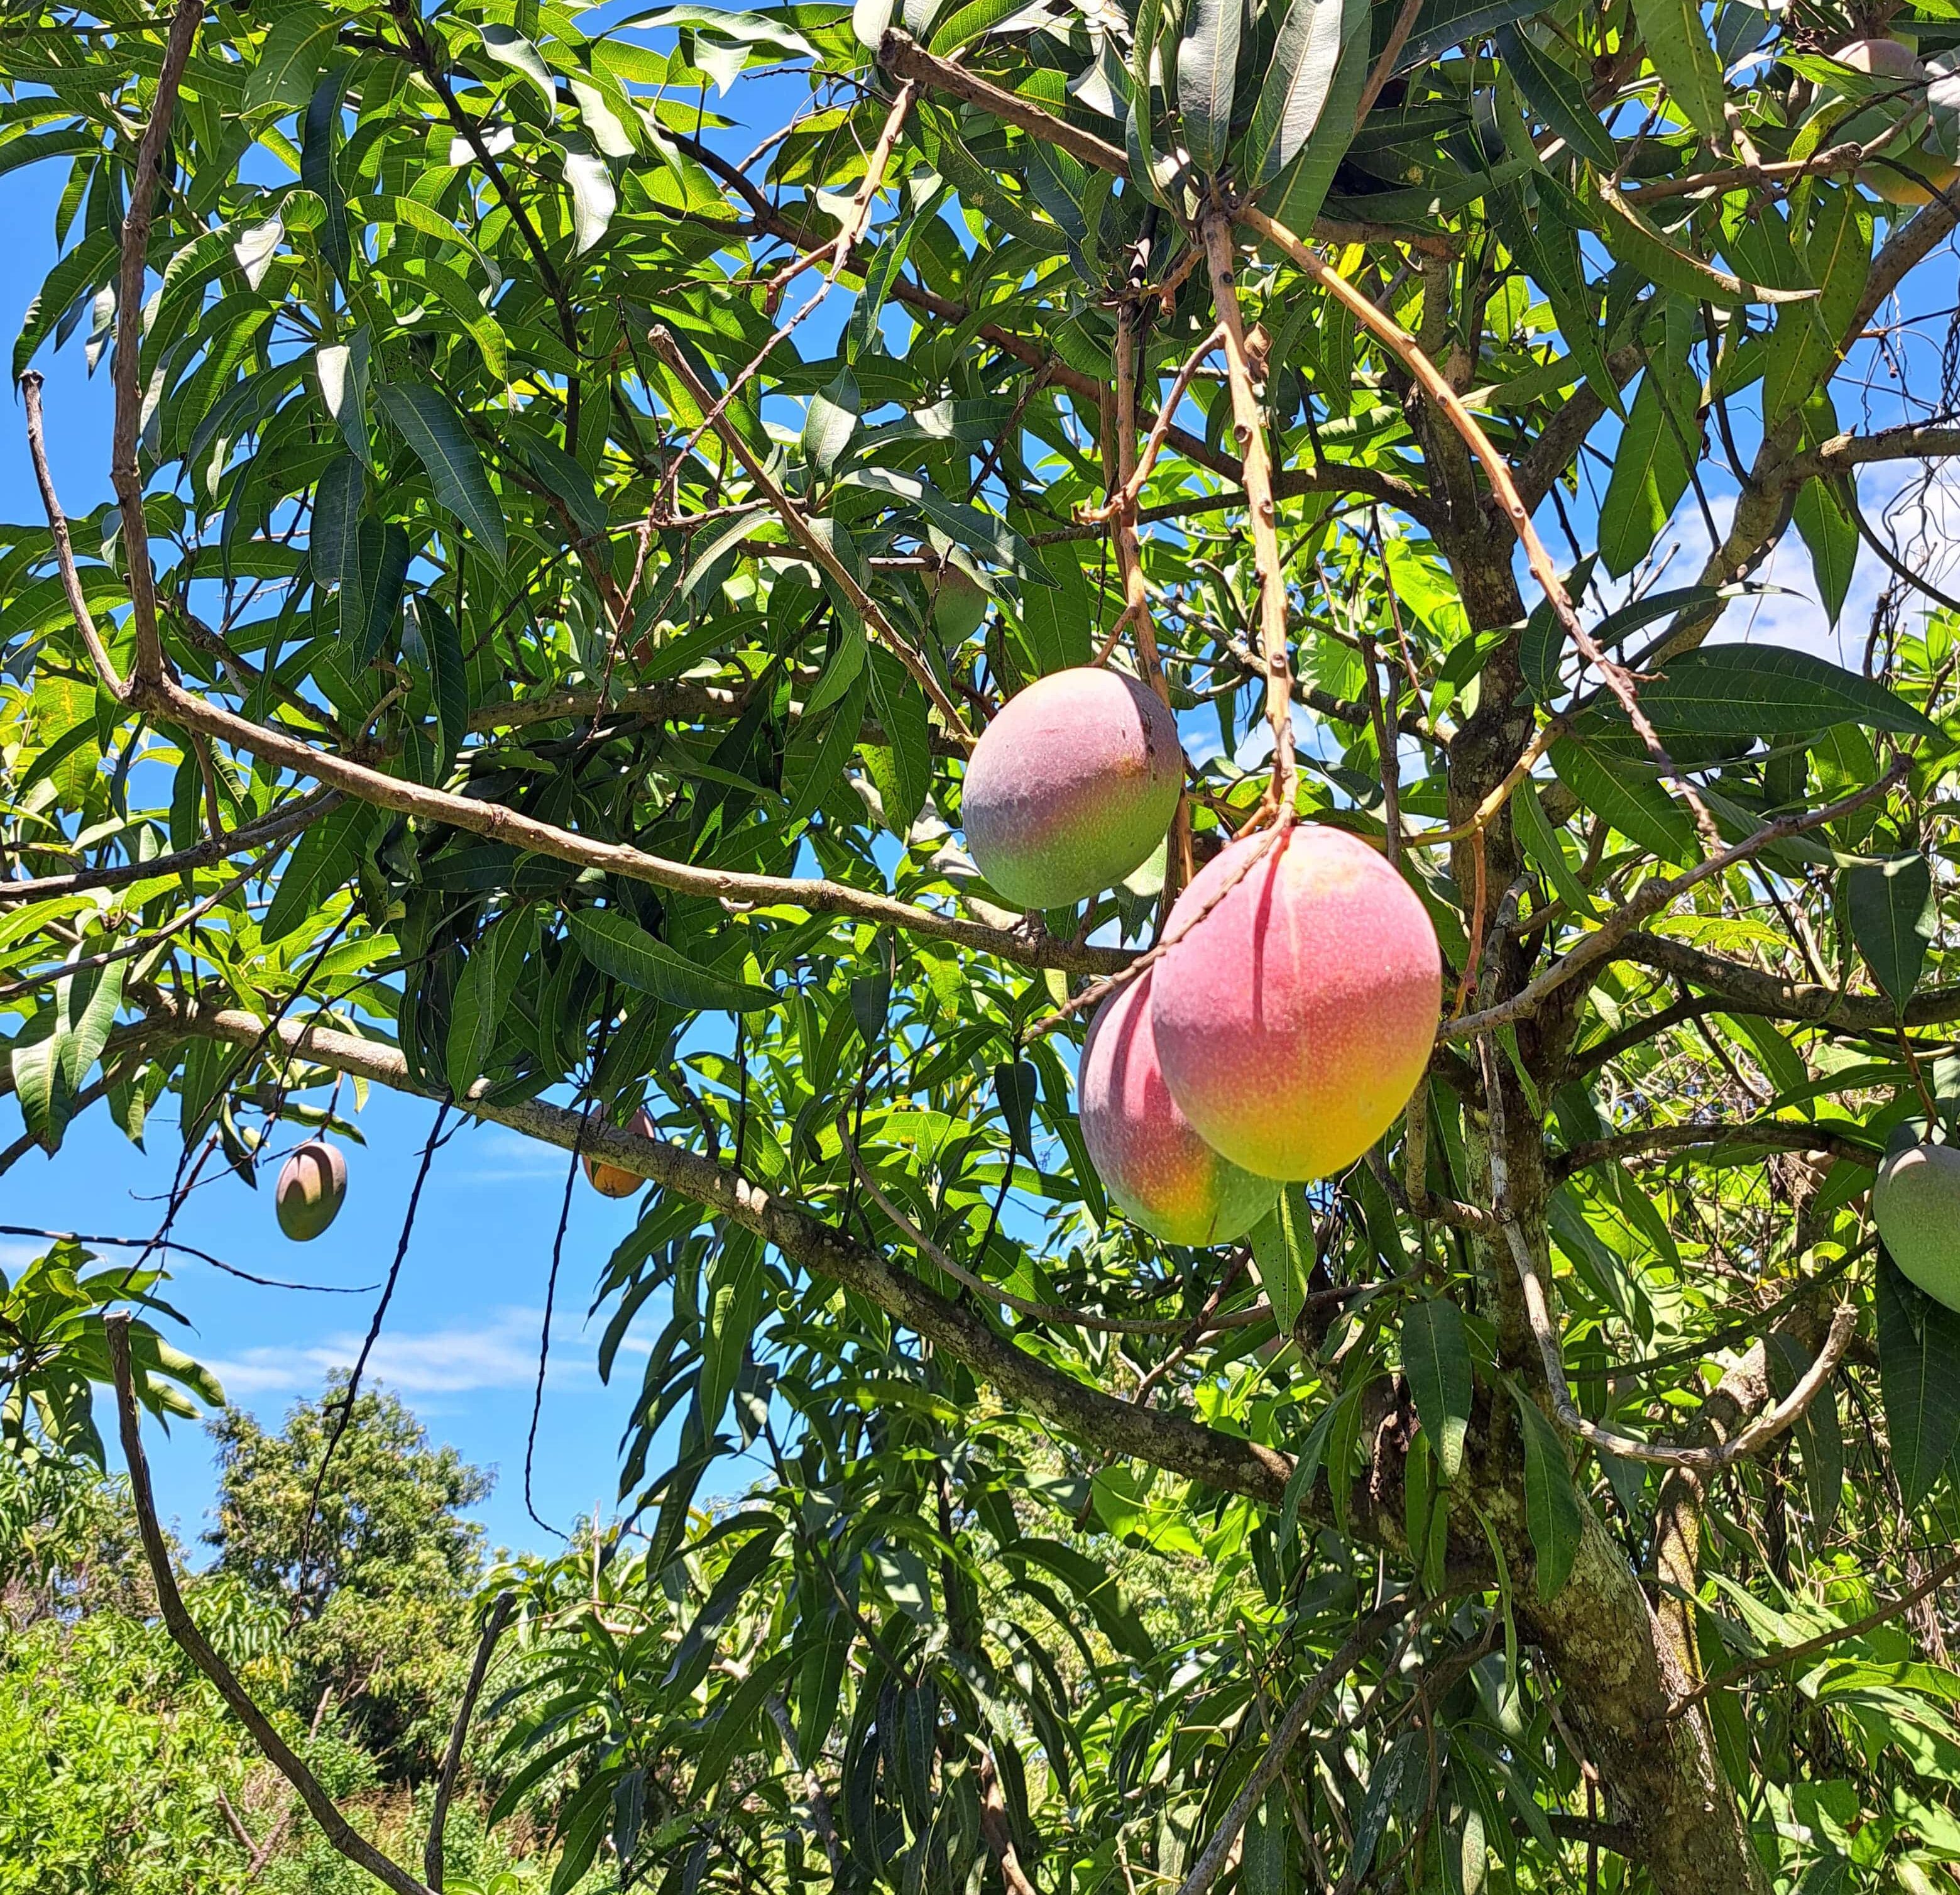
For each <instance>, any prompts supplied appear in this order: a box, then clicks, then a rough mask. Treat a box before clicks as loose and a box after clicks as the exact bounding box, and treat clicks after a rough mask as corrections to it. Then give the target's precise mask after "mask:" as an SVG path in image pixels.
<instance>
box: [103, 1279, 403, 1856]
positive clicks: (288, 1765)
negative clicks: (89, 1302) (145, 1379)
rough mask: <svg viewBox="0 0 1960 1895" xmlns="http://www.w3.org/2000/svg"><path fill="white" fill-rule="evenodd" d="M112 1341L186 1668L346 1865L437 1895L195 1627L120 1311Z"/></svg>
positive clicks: (137, 1500) (137, 1498)
mask: <svg viewBox="0 0 1960 1895" xmlns="http://www.w3.org/2000/svg"><path fill="white" fill-rule="evenodd" d="M103 1329H104V1330H105V1331H106V1333H107V1338H108V1342H109V1362H110V1372H111V1373H112V1374H113V1376H114V1377H115V1381H116V1415H117V1419H118V1420H119V1422H120V1425H121V1429H122V1454H123V1457H124V1458H125V1459H126V1460H127V1461H128V1462H129V1493H130V1498H131V1501H132V1504H133V1505H134V1506H135V1511H136V1525H137V1529H138V1532H139V1533H140V1534H141V1535H142V1541H143V1553H144V1556H145V1559H147V1560H148V1562H149V1567H150V1577H151V1580H152V1581H154V1584H155V1585H156V1588H157V1605H158V1607H159V1608H160V1610H161V1612H162V1613H163V1618H164V1625H165V1626H167V1627H168V1629H169V1631H170V1636H171V1637H172V1638H173V1639H175V1640H176V1641H177V1644H178V1645H180V1646H181V1647H182V1648H183V1651H184V1653H185V1654H186V1656H187V1657H188V1658H189V1659H190V1661H191V1662H192V1664H195V1665H196V1667H197V1668H198V1669H199V1670H200V1671H202V1673H203V1674H204V1675H205V1677H207V1678H208V1679H209V1680H211V1682H212V1684H213V1685H215V1686H216V1687H217V1690H218V1695H219V1696H221V1698H223V1699H224V1702H226V1703H227V1704H228V1705H230V1706H231V1710H232V1712H233V1715H234V1716H236V1717H237V1719H238V1721H239V1722H240V1723H241V1724H242V1725H244V1727H245V1728H246V1729H247V1731H249V1732H250V1734H251V1737H252V1741H253V1743H255V1744H257V1745H258V1747H259V1750H261V1751H263V1753H264V1754H265V1756H266V1761H267V1762H268V1763H271V1764H272V1766H273V1768H274V1769H276V1770H277V1771H278V1772H279V1774H280V1775H281V1776H283V1777H284V1778H285V1779H286V1781H287V1782H288V1783H290V1784H291V1785H292V1786H293V1788H294V1789H295V1790H297V1791H298V1792H299V1794H300V1799H301V1801H302V1802H304V1804H306V1806H307V1810H308V1811H310V1813H311V1814H312V1816H313V1820H314V1821H315V1822H316V1823H318V1824H319V1825H320V1829H321V1830H322V1832H323V1833H324V1834H325V1836H326V1839H327V1840H328V1842H330V1843H331V1844H332V1845H333V1847H334V1848H335V1849H336V1850H337V1851H338V1852H339V1853H340V1854H341V1855H344V1856H345V1857H346V1858H347V1859H348V1861H349V1862H352V1863H353V1864H355V1866H356V1867H358V1868H363V1869H365V1870H366V1871H367V1872H368V1874H370V1875H371V1876H373V1877H374V1879H375V1880H376V1881H377V1882H380V1883H381V1884H383V1885H384V1886H385V1887H389V1888H391V1889H393V1890H395V1895H434V1891H433V1890H430V1889H428V1887H425V1886H424V1884H422V1883H420V1882H418V1881H416V1880H415V1877H413V1876H412V1875H411V1874H409V1872H408V1871H407V1870H406V1869H405V1868H401V1867H400V1866H399V1865H397V1864H396V1863H394V1862H390V1860H389V1858H387V1856H385V1855H383V1854H382V1853H381V1852H380V1850H379V1849H377V1848H375V1846H374V1844H373V1843H371V1842H369V1841H368V1839H367V1837H366V1836H363V1835H362V1834H361V1832H360V1831H359V1830H357V1829H355V1827H354V1826H353V1825H352V1823H349V1822H348V1820H347V1819H346V1817H344V1816H342V1814H341V1813H340V1811H339V1807H338V1806H337V1805H336V1804H335V1802H334V1801H333V1798H332V1797H330V1796H329V1795H327V1793H326V1791H325V1790H324V1789H323V1788H321V1787H320V1779H318V1778H317V1777H316V1776H314V1775H313V1772H312V1771H310V1769H307V1766H306V1764H305V1763H304V1760H302V1759H301V1757H300V1756H298V1753H296V1752H295V1751H294V1750H293V1748H292V1747H291V1745H290V1744H288V1743H287V1742H286V1741H285V1738H284V1737H282V1736H280V1734H279V1733H278V1730H277V1729H276V1728H275V1726H274V1725H273V1723H272V1720H271V1718H269V1717H267V1716H266V1714H265V1712H263V1711H262V1710H260V1709H259V1707H258V1705H257V1704H256V1703H255V1702H253V1698H252V1695H251V1693H250V1692H248V1691H247V1690H246V1689H245V1687H244V1686H243V1685H242V1684H240V1683H239V1681H238V1678H237V1674H236V1673H234V1671H233V1670H232V1669H231V1667H230V1666H229V1665H228V1664H226V1663H225V1662H224V1660H223V1659H222V1658H220V1657H219V1656H218V1654H217V1652H216V1651H214V1650H213V1649H212V1645H211V1642H210V1641H209V1640H208V1639H206V1638H205V1635H204V1634H203V1633H202V1632H200V1631H199V1629H198V1626H197V1622H196V1620H194V1619H192V1616H190V1613H189V1611H188V1610H186V1607H185V1605H184V1602H183V1594H182V1593H181V1592H180V1591H178V1590H177V1575H176V1574H175V1573H174V1572H173V1571H172V1570H171V1568H170V1549H169V1548H168V1547H167V1546H166V1545H165V1544H164V1535H163V1529H162V1528H161V1527H160V1526H159V1525H158V1524H157V1505H156V1501H155V1498H154V1496H153V1495H152V1494H151V1491H150V1465H149V1462H148V1459H147V1458H146V1457H145V1454H144V1453H143V1437H142V1428H141V1427H140V1425H139V1423H138V1419H137V1410H136V1387H135V1378H134V1377H133V1376H132V1374H131V1371H130V1367H129V1312H128V1311H125V1310H117V1311H114V1312H113V1313H112V1314H110V1315H109V1316H108V1317H105V1318H104V1319H103Z"/></svg>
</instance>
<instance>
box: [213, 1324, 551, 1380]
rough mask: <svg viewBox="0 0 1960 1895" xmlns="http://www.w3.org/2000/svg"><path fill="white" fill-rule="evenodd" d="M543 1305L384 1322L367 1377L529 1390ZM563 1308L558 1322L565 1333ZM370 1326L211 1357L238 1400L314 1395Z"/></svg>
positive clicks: (350, 1358) (354, 1352)
mask: <svg viewBox="0 0 1960 1895" xmlns="http://www.w3.org/2000/svg"><path fill="white" fill-rule="evenodd" d="M542 1314H543V1312H542V1311H539V1310H536V1309H525V1308H522V1307H517V1306H515V1305H510V1306H507V1307H504V1308H501V1309H498V1310H495V1311H492V1312H491V1314H490V1316H489V1317H488V1320H486V1321H485V1322H482V1323H476V1324H466V1323H452V1324H450V1325H449V1326H446V1327H444V1328H441V1329H436V1330H424V1331H422V1332H421V1333H415V1332H412V1331H407V1330H396V1331H390V1330H387V1329H383V1330H382V1332H381V1335H380V1340H379V1341H377V1342H376V1343H375V1345H374V1353H373V1354H372V1355H370V1356H369V1357H368V1368H367V1370H366V1371H365V1372H366V1377H367V1379H368V1381H374V1382H385V1383H386V1384H387V1385H388V1386H389V1387H390V1388H392V1389H393V1390H396V1392H397V1393H399V1394H403V1395H407V1396H416V1397H429V1396H444V1395H463V1394H469V1393H473V1392H474V1391H476V1390H480V1389H500V1388H509V1389H520V1388H523V1389H527V1388H529V1387H531V1385H532V1384H533V1382H534V1381H535V1380H536V1377H537V1372H538V1326H539V1320H540V1317H541V1316H542ZM553 1327H554V1330H555V1331H558V1332H561V1333H559V1334H555V1335H554V1337H553V1340H554V1341H555V1342H557V1341H560V1340H562V1330H563V1329H564V1327H565V1313H564V1312H562V1311H561V1312H560V1314H559V1315H558V1318H557V1319H556V1320H555V1323H554V1324H553ZM363 1334H364V1331H361V1330H344V1331H341V1332H339V1333H335V1334H331V1335H328V1336H323V1337H321V1338H320V1340H319V1341H317V1342H312V1343H309V1344H307V1345H304V1346H301V1347H298V1348H294V1347H291V1346H284V1347H278V1348H269V1347H262V1348H255V1349H243V1350H241V1351H240V1352H239V1353H238V1354H237V1355H235V1356H232V1357H230V1358H224V1359H222V1360H217V1361H213V1362H212V1363H211V1364H210V1367H211V1369H212V1372H213V1373H214V1374H215V1375H216V1376H217V1377H218V1380H219V1381H221V1382H222V1383H223V1384H224V1392H225V1393H226V1394H227V1395H228V1396H229V1397H231V1399H232V1400H234V1401H235V1400H237V1399H238V1398H239V1397H241V1396H245V1395H264V1394H310V1393H313V1392H314V1391H316V1390H317V1389H318V1388H319V1387H320V1384H321V1383H322V1382H323V1381H324V1380H325V1379H326V1376H327V1375H328V1374H329V1373H330V1372H331V1371H333V1370H335V1369H342V1370H345V1369H348V1368H352V1366H353V1365H354V1362H355V1358H356V1357H357V1356H358V1355H359V1354H360V1353H361V1338H362V1336H363Z"/></svg>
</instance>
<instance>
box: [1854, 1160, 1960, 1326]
mask: <svg viewBox="0 0 1960 1895" xmlns="http://www.w3.org/2000/svg"><path fill="white" fill-rule="evenodd" d="M1872 1216H1873V1220H1874V1221H1876V1223H1877V1225H1878V1227H1879V1236H1880V1237H1882V1238H1883V1239H1884V1240H1885V1248H1886V1249H1887V1250H1889V1251H1890V1252H1891V1253H1892V1261H1893V1262H1894V1263H1896V1264H1897V1265H1898V1266H1899V1268H1900V1269H1901V1270H1903V1271H1904V1272H1905V1274H1906V1275H1907V1276H1908V1277H1910V1278H1911V1279H1912V1281H1913V1282H1915V1283H1917V1285H1919V1287H1920V1288H1921V1289H1923V1291H1925V1292H1926V1293H1927V1295H1928V1296H1930V1297H1931V1298H1933V1301H1935V1302H1936V1303H1944V1304H1946V1307H1948V1308H1949V1309H1950V1310H1960V1151H1956V1150H1955V1148H1953V1147H1952V1145H1908V1146H1906V1147H1905V1148H1904V1150H1902V1151H1895V1152H1892V1153H1891V1154H1889V1155H1888V1156H1887V1158H1886V1159H1885V1162H1884V1163H1883V1164H1881V1165H1880V1166H1879V1178H1878V1182H1877V1183H1876V1184H1875V1185H1873V1187H1872Z"/></svg>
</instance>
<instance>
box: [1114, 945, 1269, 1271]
mask: <svg viewBox="0 0 1960 1895" xmlns="http://www.w3.org/2000/svg"><path fill="white" fill-rule="evenodd" d="M1150 980H1151V976H1150V975H1149V974H1147V973H1146V974H1144V975H1143V976H1141V977H1140V978H1139V979H1135V980H1133V981H1131V983H1130V984H1129V985H1128V986H1126V987H1123V988H1120V989H1118V991H1117V992H1115V993H1114V994H1113V995H1111V996H1110V998H1109V999H1108V1000H1106V1001H1105V1002H1103V1006H1102V1008H1100V1010H1099V1011H1098V1012H1097V1014H1096V1018H1095V1019H1094V1020H1093V1021H1091V1022H1090V1027H1089V1037H1088V1038H1087V1040H1085V1041H1084V1042H1083V1047H1082V1065H1081V1068H1080V1072H1078V1074H1077V1081H1076V1093H1077V1098H1078V1100H1079V1101H1080V1118H1081V1121H1082V1142H1083V1144H1084V1145H1087V1147H1088V1148H1089V1158H1090V1163H1091V1164H1093V1165H1094V1166H1095V1167H1096V1176H1097V1177H1099V1178H1100V1179H1101V1180H1103V1189H1104V1190H1106V1191H1107V1192H1108V1193H1109V1196H1110V1197H1111V1198H1112V1199H1114V1201H1115V1202H1116V1203H1117V1204H1118V1205H1119V1206H1120V1207H1121V1208H1122V1211H1123V1212H1124V1214H1125V1215H1126V1216H1128V1218H1130V1220H1131V1221H1132V1222H1133V1223H1137V1224H1141V1225H1142V1226H1143V1227H1144V1229H1145V1230H1147V1231H1155V1232H1156V1234H1157V1235H1158V1236H1159V1237H1163V1238H1166V1239H1167V1240H1168V1241H1169V1242H1171V1243H1173V1244H1197V1245H1204V1244H1229V1243H1230V1242H1231V1241H1233V1238H1235V1237H1243V1236H1244V1235H1245V1234H1246V1232H1247V1231H1249V1230H1250V1229H1251V1228H1252V1226H1253V1225H1255V1224H1256V1223H1258V1221H1259V1219H1260V1218H1262V1217H1264V1216H1265V1214H1266V1212H1268V1211H1269V1210H1270V1209H1271V1208H1272V1203H1273V1197H1274V1189H1273V1184H1272V1180H1271V1179H1269V1178H1255V1177H1253V1176H1252V1174H1251V1173H1250V1172H1249V1171H1242V1170H1239V1167H1238V1166H1236V1164H1231V1163H1230V1162H1229V1161H1227V1160H1226V1159H1224V1158H1220V1156H1219V1155H1218V1154H1217V1152H1216V1151H1213V1150H1212V1148H1211V1146H1209V1145H1207V1144H1206V1143H1205V1142H1204V1140H1203V1139H1201V1138H1200V1137H1199V1136H1198V1134H1197V1133H1196V1132H1194V1131H1193V1130H1192V1126H1191V1121H1190V1120H1189V1119H1187V1118H1186V1117H1185V1116H1184V1114H1183V1113H1182V1112H1180V1111H1179V1110H1178V1109H1177V1101H1176V1100H1174V1099H1173V1097H1171V1096H1170V1088H1169V1087H1168V1086H1167V1085H1166V1084H1164V1078H1163V1069H1162V1068H1161V1067H1160V1065H1158V1063H1157V1045H1156V1042H1155V1040H1154V1038H1153V1035H1152V1033H1151V1030H1150Z"/></svg>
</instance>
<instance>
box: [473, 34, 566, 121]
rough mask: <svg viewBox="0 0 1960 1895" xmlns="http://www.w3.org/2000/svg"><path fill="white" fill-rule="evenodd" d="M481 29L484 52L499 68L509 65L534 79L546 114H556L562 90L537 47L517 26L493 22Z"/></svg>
mask: <svg viewBox="0 0 1960 1895" xmlns="http://www.w3.org/2000/svg"><path fill="white" fill-rule="evenodd" d="M477 30H478V31H479V33H482V36H483V50H484V51H485V53H488V54H489V56H491V58H492V59H495V61H496V62H497V63H498V65H504V66H508V67H509V68H510V69H511V71H512V72H515V73H518V74H520V75H522V76H523V78H527V79H528V80H530V82H531V84H533V85H534V86H535V87H536V88H537V92H538V96H539V98H541V99H542V100H543V101H544V104H545V110H546V113H548V114H555V113H556V112H557V110H558V88H557V86H556V85H555V84H554V83H553V82H552V75H551V72H550V68H549V67H547V66H546V64H545V62H544V60H543V57H542V56H540V54H539V52H538V49H537V48H536V46H533V44H532V43H530V40H527V39H526V38H525V37H524V36H523V34H522V33H520V32H519V31H518V30H517V28H516V27H511V26H505V25H500V24H496V23H494V22H492V23H487V24H484V25H482V26H480V27H478V29H477Z"/></svg>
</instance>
